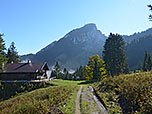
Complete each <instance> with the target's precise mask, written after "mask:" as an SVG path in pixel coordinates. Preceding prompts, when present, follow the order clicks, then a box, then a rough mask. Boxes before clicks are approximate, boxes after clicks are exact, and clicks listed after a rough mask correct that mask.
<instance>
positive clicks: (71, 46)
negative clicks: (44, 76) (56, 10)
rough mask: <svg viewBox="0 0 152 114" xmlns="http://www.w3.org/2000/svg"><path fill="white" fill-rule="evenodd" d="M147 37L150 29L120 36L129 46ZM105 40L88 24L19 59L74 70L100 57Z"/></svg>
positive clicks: (93, 26) (102, 35) (150, 33)
mask: <svg viewBox="0 0 152 114" xmlns="http://www.w3.org/2000/svg"><path fill="white" fill-rule="evenodd" d="M149 35H152V28H149V29H147V30H145V31H142V32H138V33H134V34H132V35H129V36H127V35H122V37H123V39H124V41H125V42H126V44H130V43H131V42H133V41H134V40H139V39H140V38H142V37H145V36H149ZM106 39H107V36H105V35H104V34H103V33H102V32H101V31H100V30H98V29H97V27H96V25H95V24H94V23H89V24H87V25H84V26H83V27H80V28H76V29H73V30H71V31H70V32H69V33H67V34H65V35H64V36H63V37H62V38H60V39H59V40H58V41H54V42H52V43H50V44H49V45H47V46H46V47H44V48H42V49H41V50H40V51H38V52H37V53H36V54H29V55H23V56H21V57H20V59H21V61H26V60H31V61H32V62H47V63H48V64H49V65H50V66H53V65H54V64H55V62H56V61H58V62H59V63H60V65H61V67H62V68H63V67H66V68H68V69H76V68H78V67H79V66H80V65H82V66H83V65H86V63H87V61H88V58H89V56H92V55H94V54H99V55H100V56H101V53H102V50H103V46H104V43H105V41H106ZM128 53H129V52H127V54H128ZM128 55H130V54H128ZM127 58H129V57H127ZM130 59H131V58H129V59H128V60H130Z"/></svg>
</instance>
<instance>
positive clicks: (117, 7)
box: [0, 0, 152, 54]
mask: <svg viewBox="0 0 152 114" xmlns="http://www.w3.org/2000/svg"><path fill="white" fill-rule="evenodd" d="M150 3H152V0H0V4H1V5H0V33H4V34H5V36H4V37H3V38H4V40H5V43H6V47H9V45H10V43H11V42H12V41H14V42H15V45H16V47H17V50H18V52H19V54H27V53H36V52H37V51H39V50H40V49H42V48H43V47H45V46H46V45H48V44H49V43H51V42H52V41H54V40H58V39H59V38H61V37H63V36H64V35H65V34H66V33H68V32H69V31H71V30H72V29H75V28H78V27H81V26H83V25H85V24H87V23H95V24H96V25H97V27H98V29H99V30H101V31H102V33H104V34H106V35H108V34H109V33H110V32H113V33H119V34H122V35H124V34H125V35H130V34H133V33H134V32H141V31H143V30H146V29H148V28H150V27H152V22H149V21H148V15H149V14H150V11H149V9H148V7H147V5H148V4H150Z"/></svg>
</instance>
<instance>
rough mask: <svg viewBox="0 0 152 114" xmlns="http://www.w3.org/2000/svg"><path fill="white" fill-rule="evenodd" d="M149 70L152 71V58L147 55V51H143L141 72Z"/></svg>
mask: <svg viewBox="0 0 152 114" xmlns="http://www.w3.org/2000/svg"><path fill="white" fill-rule="evenodd" d="M151 69H152V57H151V55H150V54H148V53H147V51H145V56H144V61H143V66H142V70H143V71H150V70H151Z"/></svg>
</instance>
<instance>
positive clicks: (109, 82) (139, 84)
mask: <svg viewBox="0 0 152 114" xmlns="http://www.w3.org/2000/svg"><path fill="white" fill-rule="evenodd" d="M93 87H94V88H95V90H96V91H97V94H98V95H99V96H100V97H101V99H103V101H104V103H105V104H106V105H107V108H108V110H110V111H109V113H114V112H116V111H119V112H121V110H122V112H123V113H127V114H128V113H129V114H130V113H144V114H150V113H152V108H151V107H152V72H143V73H133V74H127V75H123V74H122V75H120V76H114V77H107V78H105V79H104V80H102V81H101V82H97V83H95V84H94V85H93ZM116 105H117V107H119V106H120V107H119V108H118V109H116V110H111V109H115V108H114V107H116ZM122 112H121V113H122Z"/></svg>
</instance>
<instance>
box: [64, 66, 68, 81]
mask: <svg viewBox="0 0 152 114" xmlns="http://www.w3.org/2000/svg"><path fill="white" fill-rule="evenodd" d="M63 74H64V79H65V80H67V79H68V76H67V74H68V71H67V69H66V68H64V69H63Z"/></svg>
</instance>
